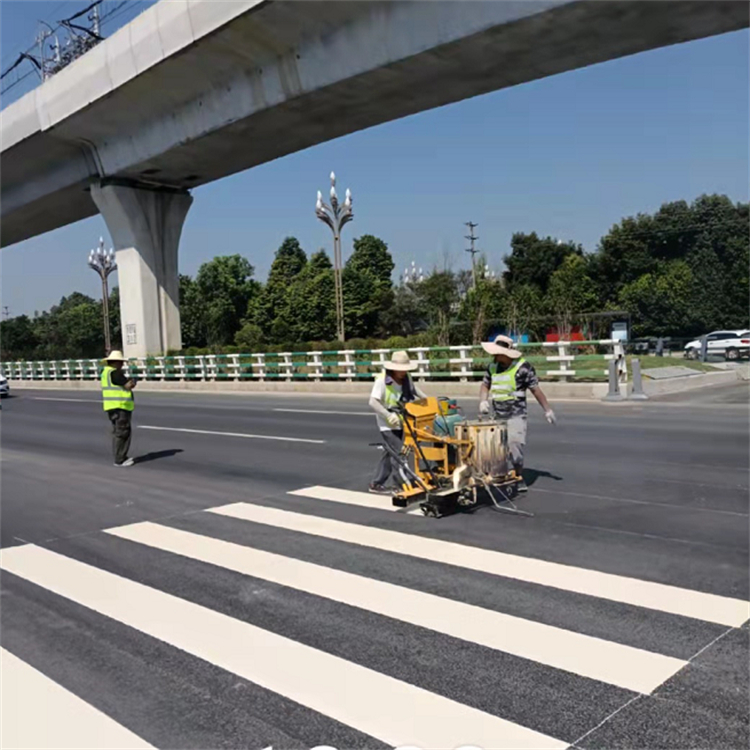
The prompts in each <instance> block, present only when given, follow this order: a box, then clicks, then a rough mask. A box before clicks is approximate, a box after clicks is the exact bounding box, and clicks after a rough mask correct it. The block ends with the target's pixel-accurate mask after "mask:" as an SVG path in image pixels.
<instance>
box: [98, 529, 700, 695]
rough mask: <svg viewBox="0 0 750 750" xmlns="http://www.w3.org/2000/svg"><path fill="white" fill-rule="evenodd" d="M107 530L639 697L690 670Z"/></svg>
mask: <svg viewBox="0 0 750 750" xmlns="http://www.w3.org/2000/svg"><path fill="white" fill-rule="evenodd" d="M107 533H108V534H112V535H113V536H117V537H120V538H121V539H128V540H130V541H132V542H137V543H138V544H143V545H147V546H149V547H153V548H155V549H159V550H164V551H167V552H172V553H174V554H176V555H181V556H182V557H186V558H188V559H191V560H200V561H202V562H205V563H209V564H211V565H216V566H219V567H222V568H226V569H228V570H233V571H235V572H237V573H242V574H243V575H247V576H253V577H255V578H262V579H263V580H266V581H271V582H273V583H277V584H279V585H281V586H288V587H289V588H293V589H296V590H298V591H304V592H306V593H308V594H313V595H314V596H321V597H324V598H326V599H331V600H333V601H336V602H341V603H342V604H348V605H349V606H352V607H359V608H360V609H364V610H367V611H369V612H375V613H377V614H379V615H383V616H385V617H391V618H393V619H396V620H400V621H402V622H407V623H410V624H411V625H416V626H418V627H422V628H427V629H429V630H434V631H436V632H438V633H445V634H446V635H449V636H452V637H454V638H459V639H461V640H463V641H468V642H470V643H477V644H479V645H481V646H486V647H488V648H492V649H496V650H498V651H503V652H505V653H509V654H513V655H515V656H520V657H521V658H523V659H529V660H532V661H535V662H538V663H539V664H545V665H547V666H549V667H554V668H556V669H562V670H565V671H566V672H570V673H572V674H576V675H579V676H581V677H587V678H589V679H593V680H598V681H600V682H605V683H609V684H611V685H616V686H618V687H622V688H625V689H626V690H634V691H635V692H638V693H651V692H652V691H653V690H655V689H656V688H657V687H658V686H659V685H661V684H662V683H663V682H665V681H666V680H668V679H669V678H670V677H672V676H673V675H674V674H675V673H676V672H678V671H679V670H680V669H682V668H683V667H684V666H686V665H687V661H684V660H682V659H675V658H672V657H670V656H663V655H661V654H657V653H651V652H648V651H644V650H642V649H638V648H634V647H632V646H624V645H621V644H619V643H613V642H610V641H607V640H604V639H602V638H595V637H593V636H588V635H582V634H580V633H575V632H572V631H570V630H564V629H562V628H557V627H554V626H552V625H545V624H542V623H538V622H534V621H532V620H528V619H524V618H521V617H514V616H511V615H506V614H502V613H500V612H495V611H492V610H488V609H484V608H482V607H477V606H474V605H471V604H465V603H463V602H458V601H455V600H452V599H446V598H443V597H440V596H436V595H434V594H426V593H422V592H421V591H416V590H414V589H410V588H406V587H404V586H396V585H394V584H391V583H386V582H384V581H378V580H375V579H372V578H367V577H365V576H359V575H355V574H353V573H347V572H345V571H341V570H336V569H333V568H328V567H325V566H323V565H316V564H313V563H308V562H305V561H303V560H296V559H294V558H289V557H284V556H282V555H277V554H274V553H271V552H264V551H262V550H256V549H252V548H250V547H245V546H243V545H239V544H234V543H231V542H226V541H223V540H220V539H213V538H211V537H207V536H203V535H199V534H193V533H190V532H188V531H182V530H180V529H173V528H171V527H169V526H161V525H159V524H155V523H151V522H144V523H135V524H132V525H130V526H120V527H118V528H115V529H108V530H107Z"/></svg>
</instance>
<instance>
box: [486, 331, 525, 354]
mask: <svg viewBox="0 0 750 750" xmlns="http://www.w3.org/2000/svg"><path fill="white" fill-rule="evenodd" d="M512 346H513V339H512V338H510V336H503V335H502V334H500V335H499V336H495V338H494V340H493V341H483V342H482V349H484V350H485V351H486V352H487V354H504V355H505V356H506V357H510V358H511V359H518V358H519V357H520V356H522V355H521V352H519V351H518V349H513V348H512Z"/></svg>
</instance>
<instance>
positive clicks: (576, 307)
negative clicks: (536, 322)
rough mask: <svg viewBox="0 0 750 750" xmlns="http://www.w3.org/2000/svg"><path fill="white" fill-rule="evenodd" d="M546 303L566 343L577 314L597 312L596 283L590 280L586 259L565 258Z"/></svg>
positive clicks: (556, 274) (550, 286) (552, 280)
mask: <svg viewBox="0 0 750 750" xmlns="http://www.w3.org/2000/svg"><path fill="white" fill-rule="evenodd" d="M546 303H547V308H548V310H549V312H550V313H551V314H552V315H553V316H554V318H555V324H556V326H557V330H558V333H559V334H560V335H561V336H562V337H563V338H566V339H567V338H569V337H570V332H571V330H572V327H573V325H574V323H575V319H576V316H577V314H579V313H584V312H590V311H593V310H596V309H597V308H598V306H599V295H598V291H597V287H596V282H595V281H594V280H593V279H592V278H591V276H589V273H588V263H587V262H586V260H585V258H583V257H582V256H580V255H576V254H571V255H569V256H568V257H567V258H565V260H564V261H563V263H562V265H561V266H560V268H558V269H557V271H555V272H554V273H553V274H552V278H551V279H550V283H549V289H548V291H547V297H546Z"/></svg>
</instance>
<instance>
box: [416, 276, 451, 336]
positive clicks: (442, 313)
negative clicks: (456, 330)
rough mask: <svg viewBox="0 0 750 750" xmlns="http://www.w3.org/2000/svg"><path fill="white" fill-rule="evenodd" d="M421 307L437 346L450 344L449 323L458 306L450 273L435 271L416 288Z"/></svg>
mask: <svg viewBox="0 0 750 750" xmlns="http://www.w3.org/2000/svg"><path fill="white" fill-rule="evenodd" d="M417 294H418V295H419V298H420V302H421V306H422V308H423V309H424V311H425V313H426V316H427V320H428V322H429V325H430V328H431V330H432V331H433V332H434V333H435V336H436V338H437V342H438V345H439V346H447V345H448V344H449V343H450V322H451V318H452V317H453V315H454V313H455V311H456V308H457V306H458V291H457V289H456V278H455V275H454V274H453V272H452V271H436V272H434V273H432V274H430V275H429V276H428V277H427V278H426V279H425V280H424V281H422V282H420V283H419V284H418V286H417Z"/></svg>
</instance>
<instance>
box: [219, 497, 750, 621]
mask: <svg viewBox="0 0 750 750" xmlns="http://www.w3.org/2000/svg"><path fill="white" fill-rule="evenodd" d="M207 512H209V513H216V514H218V515H223V516H228V517H231V518H239V519H242V520H245V521H251V522H254V523H261V524H266V525H269V526H275V527H278V528H282V529H288V530H290V531H299V532H302V533H304V534H312V535H314V536H320V537H324V538H326V539H333V540H336V541H341V542H348V543H350V544H359V545H362V546H364V547H371V548H374V549H378V550H383V551H387V552H395V553H397V554H401V555H410V556H412V557H418V558H420V559H423V560H431V561H433V562H438V563H445V564H447V565H455V566H457V567H460V568H466V569H468V570H477V571H480V572H483V573H490V574H492V575H497V576H503V577H505V578H513V579H516V580H519V581H526V582H528V583H536V584H539V585H541V586H550V587H551V588H556V589H561V590H563V591H572V592H576V593H579V594H586V595H588V596H594V597H598V598H600V599H608V600H610V601H614V602H621V603H623V604H630V605H633V606H636V607H644V608H646V609H653V610H658V611H660V612H667V613H670V614H674V615H681V616H683V617H692V618H695V619H697V620H704V621H705V622H714V623H718V624H721V625H726V626H728V627H738V626H739V625H742V624H743V623H744V622H745V621H747V620H748V619H750V603H749V602H747V601H744V600H741V599H732V598H730V597H725V596H717V595H716V594H706V593H703V592H701V591H692V590H690V589H683V588H679V587H677V586H669V585H666V584H663V583H654V582H652V581H642V580H640V579H637V578H628V577H626V576H620V575H614V574H612V573H601V572H599V571H597V570H589V569H587V568H578V567H574V566H572V565H563V564H560V563H553V562H548V561H546V560H538V559H535V558H531V557H521V556H520V555H512V554H508V553H505V552H496V551H494V550H486V549H481V548H479V547H469V546H466V545H462V544H457V543H456V542H446V541H443V540H440V539H431V538H429V537H424V536H419V535H416V534H405V533H402V532H398V531H388V530H385V529H378V528H375V527H372V526H362V525H358V524H353V523H346V522H344V521H334V520H331V519H328V518H321V517H318V516H312V515H306V514H302V513H292V512H291V511H286V510H278V509H276V508H268V507H264V506H260V505H250V504H248V503H233V504H231V505H225V506H222V507H218V508H210V509H208V511H207Z"/></svg>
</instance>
